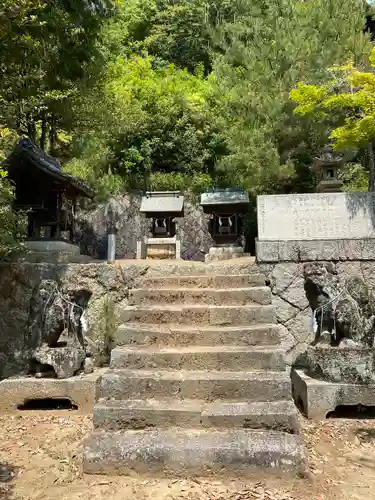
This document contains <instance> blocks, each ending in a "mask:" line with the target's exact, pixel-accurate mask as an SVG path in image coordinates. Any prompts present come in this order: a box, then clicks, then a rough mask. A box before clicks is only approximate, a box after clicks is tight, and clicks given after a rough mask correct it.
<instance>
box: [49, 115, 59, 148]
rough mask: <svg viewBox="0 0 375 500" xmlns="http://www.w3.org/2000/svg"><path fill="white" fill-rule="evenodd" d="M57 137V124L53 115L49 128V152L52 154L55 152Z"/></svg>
mask: <svg viewBox="0 0 375 500" xmlns="http://www.w3.org/2000/svg"><path fill="white" fill-rule="evenodd" d="M56 139H57V134H56V125H55V121H54V118H53V117H52V119H51V123H50V129H49V153H50V154H51V155H52V156H53V155H54V153H55V146H56Z"/></svg>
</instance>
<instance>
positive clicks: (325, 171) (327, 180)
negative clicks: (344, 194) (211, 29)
mask: <svg viewBox="0 0 375 500" xmlns="http://www.w3.org/2000/svg"><path fill="white" fill-rule="evenodd" d="M343 164H344V158H343V156H342V155H340V154H339V153H335V152H334V151H333V149H332V148H331V147H330V146H326V147H325V148H323V150H322V152H321V154H320V155H319V156H318V157H317V158H315V160H314V164H313V166H312V168H311V171H312V172H314V173H316V174H317V175H318V178H319V183H318V184H317V187H316V190H317V192H318V193H339V192H341V190H342V186H343V182H342V181H341V179H339V176H338V172H339V170H340V168H341V167H342V166H343Z"/></svg>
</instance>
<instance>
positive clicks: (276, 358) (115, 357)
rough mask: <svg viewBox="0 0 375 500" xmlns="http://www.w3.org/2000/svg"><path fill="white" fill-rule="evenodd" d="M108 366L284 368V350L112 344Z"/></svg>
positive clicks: (261, 347)
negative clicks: (120, 345)
mask: <svg viewBox="0 0 375 500" xmlns="http://www.w3.org/2000/svg"><path fill="white" fill-rule="evenodd" d="M110 368H114V369H116V368H127V369H145V370H148V369H158V370H223V371H240V370H247V371H248V370H274V371H278V370H280V371H281V370H285V362H284V352H283V351H282V350H281V349H278V348H277V347H272V346H271V347H268V346H266V347H265V346H188V347H162V348H157V347H155V346H127V347H116V348H115V349H113V350H112V352H111V364H110Z"/></svg>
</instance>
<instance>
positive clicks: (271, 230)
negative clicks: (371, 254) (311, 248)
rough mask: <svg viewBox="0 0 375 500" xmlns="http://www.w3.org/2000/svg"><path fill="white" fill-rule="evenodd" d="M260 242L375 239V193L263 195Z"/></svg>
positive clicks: (259, 201) (259, 200) (260, 208)
mask: <svg viewBox="0 0 375 500" xmlns="http://www.w3.org/2000/svg"><path fill="white" fill-rule="evenodd" d="M257 207H258V239H259V240H315V239H318V240H324V239H329V240H334V239H359V238H362V239H363V238H374V237H375V195H374V194H373V193H324V194H320V193H316V194H286V195H261V196H258V198H257Z"/></svg>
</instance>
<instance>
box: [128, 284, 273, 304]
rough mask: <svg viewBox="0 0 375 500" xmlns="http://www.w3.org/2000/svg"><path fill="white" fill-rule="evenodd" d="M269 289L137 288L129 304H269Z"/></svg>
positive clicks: (263, 287)
mask: <svg viewBox="0 0 375 500" xmlns="http://www.w3.org/2000/svg"><path fill="white" fill-rule="evenodd" d="M271 302H272V295H271V289H270V288H269V287H267V286H262V287H260V286H259V287H249V288H221V289H214V288H168V289H166V288H155V289H150V290H146V289H143V288H137V289H133V290H130V292H129V304H130V305H144V304H146V305H148V304H150V305H155V304H161V303H163V304H173V303H175V304H211V305H235V304H238V305H246V304H251V303H253V304H265V305H267V304H271Z"/></svg>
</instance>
